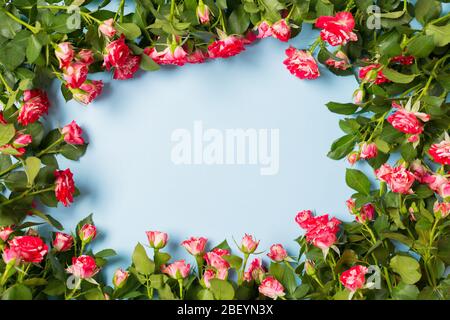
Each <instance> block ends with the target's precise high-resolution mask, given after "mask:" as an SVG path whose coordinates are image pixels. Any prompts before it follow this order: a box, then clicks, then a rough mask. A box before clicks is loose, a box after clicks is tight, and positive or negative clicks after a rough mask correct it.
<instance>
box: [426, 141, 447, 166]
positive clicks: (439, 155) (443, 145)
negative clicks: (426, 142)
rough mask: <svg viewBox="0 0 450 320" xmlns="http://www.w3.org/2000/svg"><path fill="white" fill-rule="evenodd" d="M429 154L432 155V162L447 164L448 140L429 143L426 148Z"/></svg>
mask: <svg viewBox="0 0 450 320" xmlns="http://www.w3.org/2000/svg"><path fill="white" fill-rule="evenodd" d="M428 153H429V154H430V156H432V157H433V160H434V162H437V163H440V164H443V165H449V164H450V140H442V141H441V142H439V143H435V144H433V145H431V148H430V150H428Z"/></svg>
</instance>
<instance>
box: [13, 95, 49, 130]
mask: <svg viewBox="0 0 450 320" xmlns="http://www.w3.org/2000/svg"><path fill="white" fill-rule="evenodd" d="M49 107H50V101H49V100H48V97H47V94H46V93H45V92H44V91H42V90H39V89H34V90H25V92H24V93H23V104H22V107H21V108H20V111H19V116H18V117H17V122H19V123H20V124H21V125H23V126H26V125H28V124H30V123H33V122H36V121H37V120H39V118H40V117H41V116H42V115H43V114H47V113H48V108H49Z"/></svg>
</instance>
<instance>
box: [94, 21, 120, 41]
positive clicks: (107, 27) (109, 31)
mask: <svg viewBox="0 0 450 320" xmlns="http://www.w3.org/2000/svg"><path fill="white" fill-rule="evenodd" d="M98 30H99V31H100V32H101V33H102V34H104V35H105V36H107V37H108V38H112V37H114V35H115V34H116V32H117V31H116V29H115V28H114V19H113V18H111V19H108V20H105V21H103V23H102V24H101V25H100V26H99V27H98Z"/></svg>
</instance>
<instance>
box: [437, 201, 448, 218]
mask: <svg viewBox="0 0 450 320" xmlns="http://www.w3.org/2000/svg"><path fill="white" fill-rule="evenodd" d="M433 212H434V215H435V217H436V218H437V219H440V218H445V217H447V216H448V215H449V214H450V203H449V202H441V203H440V202H439V201H436V202H435V203H434V206H433Z"/></svg>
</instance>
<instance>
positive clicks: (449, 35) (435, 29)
mask: <svg viewBox="0 0 450 320" xmlns="http://www.w3.org/2000/svg"><path fill="white" fill-rule="evenodd" d="M425 34H426V35H428V36H432V37H433V40H434V44H435V45H436V46H437V47H444V46H446V45H447V44H449V43H450V24H446V25H445V26H435V25H434V24H430V25H428V26H427V27H426V28H425Z"/></svg>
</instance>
